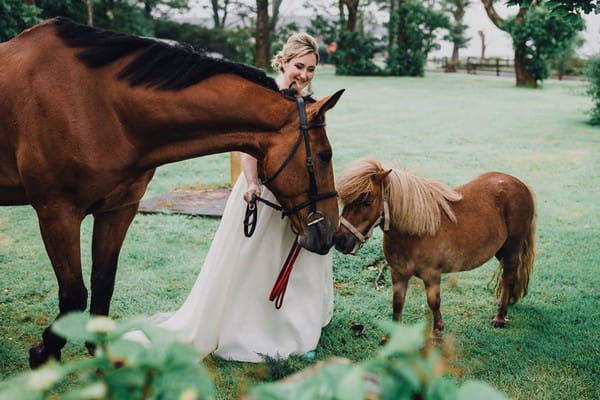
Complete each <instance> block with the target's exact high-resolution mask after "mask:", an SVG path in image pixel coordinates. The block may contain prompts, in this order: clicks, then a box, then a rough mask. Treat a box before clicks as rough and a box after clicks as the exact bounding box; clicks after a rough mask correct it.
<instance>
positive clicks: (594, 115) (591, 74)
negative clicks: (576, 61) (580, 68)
mask: <svg viewBox="0 0 600 400" xmlns="http://www.w3.org/2000/svg"><path fill="white" fill-rule="evenodd" d="M586 75H587V77H588V78H589V79H590V86H589V87H588V94H589V95H590V96H592V101H593V102H594V108H592V109H591V110H590V115H591V118H590V123H591V124H592V125H600V55H598V56H596V57H594V58H592V59H591V60H590V61H589V63H588V67H587V71H586Z"/></svg>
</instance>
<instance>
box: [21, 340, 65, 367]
mask: <svg viewBox="0 0 600 400" xmlns="http://www.w3.org/2000/svg"><path fill="white" fill-rule="evenodd" d="M51 356H52V357H53V358H54V359H56V360H57V361H60V350H57V351H55V352H54V353H51V352H48V351H47V350H46V347H45V346H44V343H43V342H42V343H40V344H38V345H37V346H34V347H32V348H31V349H29V366H30V367H31V368H32V369H35V368H37V367H39V366H40V365H42V364H44V363H45V362H46V361H48V359H49V358H50V357H51Z"/></svg>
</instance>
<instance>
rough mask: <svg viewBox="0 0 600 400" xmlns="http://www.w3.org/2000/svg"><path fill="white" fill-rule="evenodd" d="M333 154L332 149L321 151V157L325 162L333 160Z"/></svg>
mask: <svg viewBox="0 0 600 400" xmlns="http://www.w3.org/2000/svg"><path fill="white" fill-rule="evenodd" d="M332 156H333V153H332V152H331V151H322V152H320V153H319V158H320V159H321V161H323V162H329V161H331V157H332Z"/></svg>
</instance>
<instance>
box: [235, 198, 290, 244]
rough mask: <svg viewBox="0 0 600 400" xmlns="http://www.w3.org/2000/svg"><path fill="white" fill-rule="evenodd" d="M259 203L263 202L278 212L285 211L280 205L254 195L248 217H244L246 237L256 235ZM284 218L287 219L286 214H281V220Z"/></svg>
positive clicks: (247, 213)
mask: <svg viewBox="0 0 600 400" xmlns="http://www.w3.org/2000/svg"><path fill="white" fill-rule="evenodd" d="M259 201H262V202H263V203H265V204H266V205H268V206H269V207H271V208H274V209H276V210H277V211H283V207H281V206H280V205H279V204H275V203H273V202H271V201H269V200H267V199H263V198H262V197H260V196H257V195H255V194H253V195H252V200H250V202H249V203H248V205H247V206H246V215H245V216H244V235H245V236H246V237H250V236H252V235H253V234H254V230H255V229H256V219H257V217H258V207H257V205H258V202H259ZM283 217H285V212H282V213H281V218H283Z"/></svg>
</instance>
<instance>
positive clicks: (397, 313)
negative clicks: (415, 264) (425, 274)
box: [390, 265, 411, 322]
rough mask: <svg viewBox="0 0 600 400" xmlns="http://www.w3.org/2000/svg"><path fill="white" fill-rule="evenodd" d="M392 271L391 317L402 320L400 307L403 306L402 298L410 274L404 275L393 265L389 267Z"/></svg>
mask: <svg viewBox="0 0 600 400" xmlns="http://www.w3.org/2000/svg"><path fill="white" fill-rule="evenodd" d="M390 269H391V271H392V291H393V293H394V296H393V311H394V314H393V319H394V321H397V322H400V321H402V309H403V308H404V299H405V297H406V289H407V287H408V281H409V280H410V278H411V275H405V274H403V273H402V272H400V271H399V270H398V268H396V267H394V266H393V265H392V266H391V267H390Z"/></svg>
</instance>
